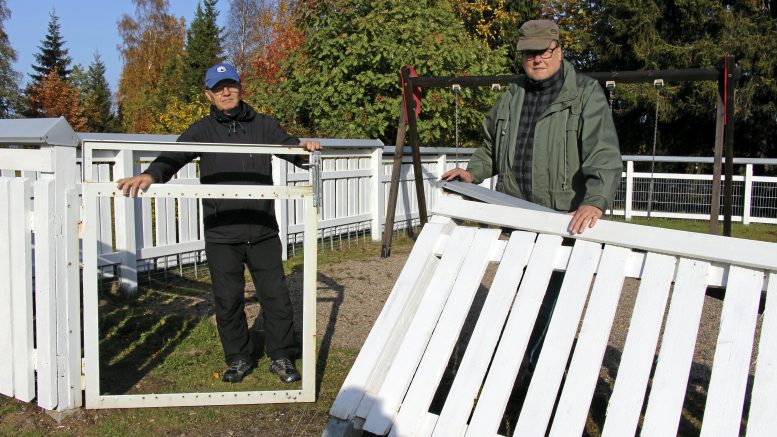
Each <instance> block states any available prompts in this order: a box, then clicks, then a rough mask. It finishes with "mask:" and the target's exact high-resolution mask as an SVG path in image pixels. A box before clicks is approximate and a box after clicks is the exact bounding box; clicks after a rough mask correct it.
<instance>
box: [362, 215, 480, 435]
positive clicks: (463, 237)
mask: <svg viewBox="0 0 777 437" xmlns="http://www.w3.org/2000/svg"><path fill="white" fill-rule="evenodd" d="M474 237H475V229H473V228H463V227H457V228H456V229H455V230H454V231H453V234H452V235H451V238H450V240H449V241H448V249H447V250H446V251H445V254H444V255H443V257H442V259H441V260H440V264H439V266H438V267H437V270H436V271H435V273H434V277H433V278H432V280H431V282H430V284H429V287H428V288H427V290H426V294H424V296H423V297H422V298H421V302H420V303H419V308H422V309H423V311H422V312H417V313H416V314H415V317H414V318H413V321H412V322H411V324H410V328H409V329H408V331H409V332H412V333H413V335H411V336H406V337H405V338H404V339H403V341H402V344H401V346H400V347H399V350H398V351H397V355H396V359H395V360H394V363H393V364H392V366H391V368H390V369H389V372H388V374H387V375H386V379H385V381H383V385H381V387H380V391H379V392H378V394H377V396H376V399H375V402H374V404H373V406H372V409H371V410H370V412H369V414H368V415H367V418H366V421H365V423H364V429H365V430H366V431H370V432H373V433H376V434H386V433H387V432H388V430H389V428H390V426H391V421H392V420H393V418H394V415H395V413H396V411H397V410H398V408H399V404H400V402H401V401H402V398H403V397H404V395H405V393H406V391H407V388H408V386H409V385H410V381H411V379H412V377H413V374H414V372H415V370H416V367H417V366H418V363H419V361H420V359H421V356H422V354H423V352H424V349H425V348H426V345H427V344H428V342H429V338H430V337H431V335H432V331H433V330H434V325H435V323H436V321H437V319H438V317H439V315H440V312H441V311H442V309H443V305H444V304H445V301H446V299H447V298H448V294H449V293H450V291H451V288H452V287H453V281H454V279H455V278H456V274H457V273H458V271H459V270H460V268H461V265H462V262H463V261H464V257H465V255H466V254H467V253H468V251H469V248H470V245H471V244H472V239H473V238H474Z"/></svg>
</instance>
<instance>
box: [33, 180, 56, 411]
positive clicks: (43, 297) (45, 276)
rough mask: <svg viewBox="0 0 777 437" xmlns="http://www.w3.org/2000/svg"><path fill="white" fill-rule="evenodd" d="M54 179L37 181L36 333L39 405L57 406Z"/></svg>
mask: <svg viewBox="0 0 777 437" xmlns="http://www.w3.org/2000/svg"><path fill="white" fill-rule="evenodd" d="M54 182H55V181H54V179H50V178H47V179H41V180H39V181H37V182H35V184H34V191H33V192H34V193H35V200H34V206H35V234H34V235H35V237H34V238H35V324H36V330H35V337H36V342H35V343H36V346H37V347H36V354H35V358H36V361H37V363H36V369H37V376H38V393H37V398H38V405H39V406H41V407H43V408H45V409H47V410H53V409H54V408H56V406H57V304H56V268H57V256H56V255H57V251H56V246H55V244H56V243H55V238H54V232H55V229H54V218H55V215H56V214H55V211H56V204H55V200H56V192H55V184H54Z"/></svg>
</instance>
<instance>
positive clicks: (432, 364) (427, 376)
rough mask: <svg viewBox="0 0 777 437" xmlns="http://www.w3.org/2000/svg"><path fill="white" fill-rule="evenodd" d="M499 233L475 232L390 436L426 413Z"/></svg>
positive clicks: (411, 427)
mask: <svg viewBox="0 0 777 437" xmlns="http://www.w3.org/2000/svg"><path fill="white" fill-rule="evenodd" d="M500 233H501V231H500V230H499V229H478V230H477V231H476V233H475V238H474V240H473V241H472V245H471V246H470V248H469V250H468V253H467V257H466V258H465V260H464V263H463V264H462V266H461V270H459V272H458V275H457V277H456V282H455V283H454V285H453V289H452V290H451V292H450V295H449V296H448V300H447V301H446V302H445V307H444V308H443V311H442V313H441V314H440V318H439V319H438V320H437V326H436V327H435V328H434V332H433V334H432V338H431V339H430V340H429V344H428V345H427V346H426V350H425V351H424V355H423V358H422V359H421V363H420V364H419V366H418V369H417V370H416V372H415V375H414V376H413V380H412V382H411V384H410V387H409V389H408V391H407V394H406V395H405V398H404V400H403V401H402V405H401V407H400V409H399V412H398V414H397V417H396V420H395V421H394V423H393V426H392V428H391V433H390V434H389V435H390V436H394V437H396V436H403V435H409V434H411V433H412V432H413V430H414V429H415V428H416V426H418V424H419V421H420V420H421V418H422V417H423V413H425V412H426V411H428V409H429V405H430V404H431V403H432V398H433V397H434V394H435V392H436V391H437V386H438V385H439V383H440V380H442V376H443V373H444V372H445V367H446V366H447V364H448V359H449V357H450V355H451V352H453V349H454V347H455V346H456V341H457V340H458V338H459V334H460V333H461V328H462V327H463V326H464V320H465V319H466V317H467V313H468V312H469V309H470V306H471V305H472V301H473V300H474V298H475V293H476V292H477V291H478V288H479V287H480V283H481V282H482V279H483V274H484V273H485V271H486V267H487V266H488V259H489V257H488V256H484V255H486V254H488V253H490V252H491V251H492V249H493V246H494V245H495V244H496V243H497V239H498V238H499V234H500Z"/></svg>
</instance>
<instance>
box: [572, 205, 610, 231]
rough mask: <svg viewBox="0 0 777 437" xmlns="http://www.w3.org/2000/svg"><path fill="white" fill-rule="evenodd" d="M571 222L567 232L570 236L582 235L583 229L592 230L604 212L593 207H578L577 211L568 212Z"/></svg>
mask: <svg viewBox="0 0 777 437" xmlns="http://www.w3.org/2000/svg"><path fill="white" fill-rule="evenodd" d="M570 214H572V220H571V221H570V222H569V226H568V227H567V230H568V231H569V232H570V233H572V234H582V233H583V231H585V228H593V227H594V226H595V225H596V221H597V220H599V219H600V218H601V217H602V215H603V214H604V212H603V211H602V210H601V209H599V208H597V207H595V206H593V205H580V208H578V209H577V211H572V212H570Z"/></svg>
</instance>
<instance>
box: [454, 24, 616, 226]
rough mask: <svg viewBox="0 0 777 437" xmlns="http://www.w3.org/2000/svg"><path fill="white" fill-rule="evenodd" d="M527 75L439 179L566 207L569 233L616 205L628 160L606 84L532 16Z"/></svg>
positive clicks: (522, 45) (552, 27)
mask: <svg viewBox="0 0 777 437" xmlns="http://www.w3.org/2000/svg"><path fill="white" fill-rule="evenodd" d="M517 48H518V50H519V51H520V52H521V65H522V67H523V70H524V73H525V74H524V75H522V76H521V77H520V79H519V80H518V82H517V83H515V84H512V85H511V86H510V88H509V89H508V91H507V92H505V93H504V95H502V96H501V97H500V99H499V101H497V103H496V105H494V107H493V108H491V110H490V111H489V112H488V115H487V116H486V118H485V120H484V122H483V127H484V129H485V141H484V143H483V145H482V146H481V147H480V148H479V149H478V150H477V151H476V152H475V153H474V154H473V155H472V158H471V159H470V161H469V165H468V166H467V169H466V170H464V169H462V168H455V169H453V170H450V171H448V172H446V173H444V174H443V175H442V176H441V179H442V180H454V179H459V180H462V181H464V182H472V183H476V184H479V183H480V182H482V181H483V180H484V179H487V178H489V177H492V176H494V175H497V176H498V181H497V186H496V189H497V191H501V192H503V193H506V194H509V195H511V196H515V197H518V198H521V199H525V200H528V201H530V202H535V203H538V204H540V205H544V206H547V207H549V208H553V209H555V210H557V211H564V212H569V213H570V214H572V220H571V221H570V224H569V228H568V230H569V232H571V233H573V234H575V233H582V232H583V231H584V230H585V228H587V227H593V226H594V225H595V224H596V221H597V219H599V218H600V217H601V216H602V215H603V213H604V211H605V210H606V209H607V208H609V207H610V206H611V205H612V200H613V196H614V193H615V189H616V188H617V186H618V184H619V182H620V175H621V170H622V167H623V164H622V161H621V155H620V149H619V146H618V136H617V133H616V132H615V125H614V124H613V121H612V113H611V111H610V109H609V107H608V105H607V99H606V98H605V95H604V92H603V91H602V88H601V86H600V85H599V84H598V83H597V82H596V81H594V80H593V79H591V78H588V77H586V76H582V75H578V74H576V73H575V70H574V68H573V67H572V64H570V63H569V62H567V61H565V60H564V55H563V53H562V50H561V46H560V45H559V28H558V26H557V25H556V23H554V22H552V21H548V20H532V21H528V22H526V23H524V24H523V25H522V26H521V28H520V29H519V38H518V45H517Z"/></svg>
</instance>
